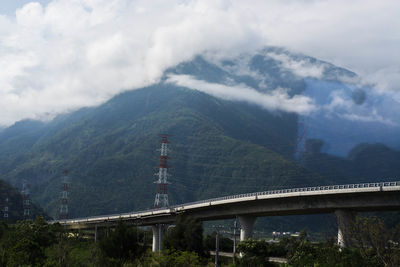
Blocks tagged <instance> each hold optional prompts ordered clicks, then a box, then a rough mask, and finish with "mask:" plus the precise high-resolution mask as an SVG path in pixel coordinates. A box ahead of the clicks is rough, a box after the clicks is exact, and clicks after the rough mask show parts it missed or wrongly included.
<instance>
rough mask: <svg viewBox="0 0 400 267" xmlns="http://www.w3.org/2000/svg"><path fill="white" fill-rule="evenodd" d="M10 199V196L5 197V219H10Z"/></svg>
mask: <svg viewBox="0 0 400 267" xmlns="http://www.w3.org/2000/svg"><path fill="white" fill-rule="evenodd" d="M9 201H10V200H9V199H8V196H6V198H5V200H4V210H3V217H4V220H8V212H9V207H8V205H9Z"/></svg>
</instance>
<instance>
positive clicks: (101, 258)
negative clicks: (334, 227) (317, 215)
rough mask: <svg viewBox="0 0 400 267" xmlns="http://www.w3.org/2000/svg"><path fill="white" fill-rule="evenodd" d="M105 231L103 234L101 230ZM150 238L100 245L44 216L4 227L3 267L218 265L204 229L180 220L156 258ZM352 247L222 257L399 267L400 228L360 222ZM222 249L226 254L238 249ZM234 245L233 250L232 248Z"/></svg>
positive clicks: (225, 262) (122, 237) (302, 242)
mask: <svg viewBox="0 0 400 267" xmlns="http://www.w3.org/2000/svg"><path fill="white" fill-rule="evenodd" d="M100 232H101V231H100ZM146 234H147V235H148V234H149V233H146V232H144V231H143V230H139V229H137V228H135V227H132V226H131V227H130V226H128V225H125V224H123V223H122V222H120V223H119V224H118V225H116V226H115V228H114V229H112V230H111V231H110V232H109V234H108V235H106V234H105V233H103V234H99V236H100V241H99V242H97V243H96V242H94V240H93V238H89V236H88V233H86V234H85V233H79V232H70V231H66V230H65V229H64V228H63V227H62V226H60V225H59V224H52V225H49V224H47V223H46V222H45V221H44V219H43V218H42V217H38V218H37V219H36V220H35V221H22V222H18V223H16V224H15V225H7V224H4V223H2V224H0V266H5V267H14V266H15V267H16V266H46V267H50V266H52V267H53V266H56V267H57V266H59V267H68V266H73V267H75V266H82V267H83V266H93V267H119V266H125V267H128V266H143V267H145V266H146V267H147V266H149V267H156V266H157V267H169V266H177V267H188V266H196V267H197V266H213V262H214V260H213V258H211V257H210V256H209V251H210V248H209V247H208V246H207V245H206V244H207V242H209V241H207V240H209V239H210V237H205V238H203V236H202V227H201V224H200V223H199V222H197V221H195V220H192V219H189V218H183V217H181V218H179V219H178V221H177V223H176V225H175V227H170V229H169V230H167V233H166V236H165V238H164V249H163V251H161V252H160V253H158V252H157V253H152V252H151V248H150V243H149V242H150V239H146V238H145V235H146ZM351 237H352V247H351V248H342V249H340V248H339V247H338V246H337V245H336V244H335V241H334V240H333V239H328V240H327V241H325V242H318V243H317V242H312V241H310V240H309V238H308V237H307V234H306V233H305V232H302V233H301V234H300V236H299V237H289V238H284V239H282V240H280V241H279V242H277V243H272V242H267V241H266V240H247V241H243V242H240V243H239V244H238V247H237V251H238V252H240V253H242V254H243V256H242V257H238V258H236V261H235V262H236V263H235V264H233V263H232V259H229V258H225V259H223V258H222V257H220V266H231V267H233V266H238V267H242V266H243V267H244V266H252V267H253V266H254V267H258V266H279V264H278V263H274V262H270V261H269V257H280V258H286V259H287V261H288V263H287V265H285V266H293V267H297V266H298V267H300V266H301V267H307V266H310V267H315V266H328V267H330V266H343V267H345V266H354V267H358V266H359V267H364V266H365V267H368V266H370V267H375V266H376V267H379V266H385V267H395V266H399V264H400V245H399V242H400V224H399V225H398V226H397V227H394V228H388V227H387V226H385V225H384V223H383V222H382V220H380V219H378V218H376V217H366V218H358V219H357V221H356V222H355V223H354V225H353V226H352V229H351ZM226 245H227V247H225V248H224V246H221V251H224V250H225V251H226V250H227V251H231V249H232V247H230V246H229V245H228V242H227V243H226ZM230 245H232V244H231V243H230Z"/></svg>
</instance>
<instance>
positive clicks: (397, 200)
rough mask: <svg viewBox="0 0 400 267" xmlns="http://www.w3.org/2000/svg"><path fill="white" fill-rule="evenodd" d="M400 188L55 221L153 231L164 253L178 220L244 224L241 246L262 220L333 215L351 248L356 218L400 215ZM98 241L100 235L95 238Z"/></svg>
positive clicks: (315, 192) (300, 192)
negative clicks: (170, 227)
mask: <svg viewBox="0 0 400 267" xmlns="http://www.w3.org/2000/svg"><path fill="white" fill-rule="evenodd" d="M399 208H400V182H379V183H362V184H346V185H328V186H315V187H303V188H291V189H280V190H271V191H263V192H255V193H247V194H239V195H232V196H225V197H219V198H212V199H207V200H202V201H197V202H190V203H184V204H180V205H175V206H170V207H167V208H160V209H152V210H144V211H137V212H128V213H122V214H112V215H103V216H93V217H86V218H76V219H67V220H59V221H53V223H54V222H58V223H60V224H61V225H64V226H65V227H67V228H69V229H96V232H97V228H98V227H106V226H110V225H115V224H117V223H118V222H119V221H125V222H128V223H133V224H135V225H143V226H145V225H149V226H152V229H153V251H158V250H160V248H161V239H162V234H163V226H162V225H165V224H173V223H174V222H175V220H176V218H177V216H179V215H184V216H189V217H191V218H194V219H198V220H201V221H210V220H220V219H231V218H236V217H237V218H239V222H240V225H241V230H240V240H245V239H247V238H251V236H252V232H253V226H254V223H255V221H256V219H257V217H260V216H278V215H300V214H318V213H334V214H335V215H336V217H337V220H338V245H339V246H341V247H346V246H348V245H349V227H350V225H351V223H352V221H353V220H354V218H355V215H356V213H357V212H362V211H384V210H398V209H399ZM95 235H96V233H95Z"/></svg>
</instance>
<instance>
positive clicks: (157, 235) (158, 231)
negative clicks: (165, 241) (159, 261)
mask: <svg viewBox="0 0 400 267" xmlns="http://www.w3.org/2000/svg"><path fill="white" fill-rule="evenodd" d="M151 228H152V230H153V246H152V251H153V252H157V251H161V248H162V237H163V232H164V231H163V230H164V225H162V224H156V225H152V226H151Z"/></svg>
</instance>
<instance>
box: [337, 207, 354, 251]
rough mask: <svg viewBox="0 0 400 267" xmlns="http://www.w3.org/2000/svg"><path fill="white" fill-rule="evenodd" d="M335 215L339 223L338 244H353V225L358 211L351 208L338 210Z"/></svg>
mask: <svg viewBox="0 0 400 267" xmlns="http://www.w3.org/2000/svg"><path fill="white" fill-rule="evenodd" d="M335 215H336V217H337V224H338V236H337V239H338V241H337V242H338V245H339V247H342V248H345V247H349V246H351V241H350V234H351V227H352V225H353V224H354V219H355V216H356V213H355V212H354V211H351V210H336V211H335Z"/></svg>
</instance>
